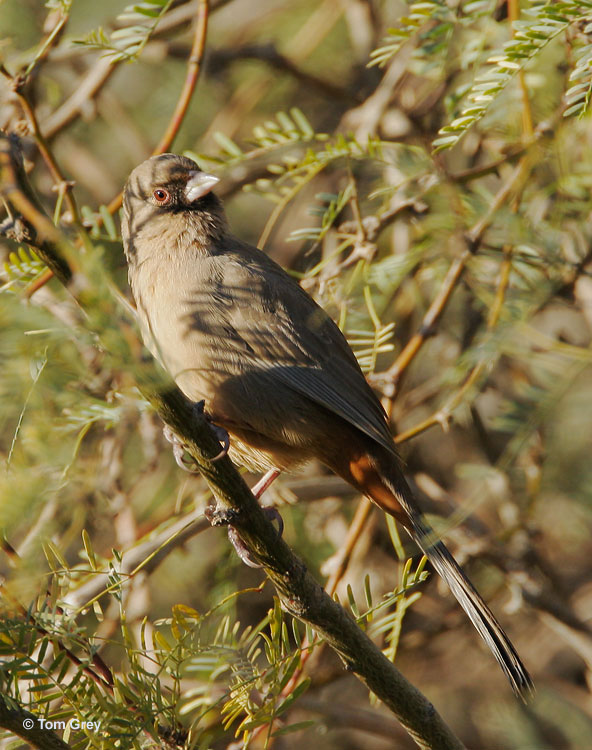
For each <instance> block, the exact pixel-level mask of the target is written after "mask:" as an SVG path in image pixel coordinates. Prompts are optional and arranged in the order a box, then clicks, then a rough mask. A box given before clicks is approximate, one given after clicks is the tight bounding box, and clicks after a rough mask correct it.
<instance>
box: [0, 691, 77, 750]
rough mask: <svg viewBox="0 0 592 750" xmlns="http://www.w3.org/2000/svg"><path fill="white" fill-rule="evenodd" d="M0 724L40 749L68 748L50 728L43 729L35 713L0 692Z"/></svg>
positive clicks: (63, 749) (62, 749)
mask: <svg viewBox="0 0 592 750" xmlns="http://www.w3.org/2000/svg"><path fill="white" fill-rule="evenodd" d="M0 726H1V727H2V728H3V729H7V730H8V731H9V732H12V733H13V734H16V735H17V736H18V737H22V738H23V739H24V740H26V741H27V742H28V743H29V745H31V746H32V747H37V748H39V749H40V750H70V745H68V744H67V743H66V742H64V740H62V739H61V738H60V737H59V736H58V735H57V734H56V733H55V732H54V731H53V730H52V729H43V728H42V727H41V726H40V725H39V718H38V717H37V716H35V714H32V713H29V711H25V710H24V709H23V708H20V706H17V705H14V704H13V702H12V701H10V700H9V698H8V696H6V695H3V694H2V693H0Z"/></svg>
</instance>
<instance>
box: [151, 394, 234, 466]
mask: <svg viewBox="0 0 592 750" xmlns="http://www.w3.org/2000/svg"><path fill="white" fill-rule="evenodd" d="M205 403H206V402H205V401H203V400H202V401H198V402H197V403H196V404H194V409H195V410H196V412H197V413H198V414H199V415H200V416H202V415H203V416H205V418H206V420H207V421H208V423H209V424H210V426H211V428H212V429H213V430H214V433H215V435H216V438H217V439H218V441H219V442H220V445H221V446H222V450H221V451H220V452H219V453H217V454H216V455H215V456H214V457H213V458H211V459H210V461H219V460H220V459H221V458H224V456H226V455H227V453H228V449H229V448H230V436H229V434H228V432H227V431H226V430H225V429H224V428H223V427H220V425H217V424H214V423H213V422H212V419H211V417H210V416H209V415H208V414H205V415H204V407H205ZM162 432H163V435H164V437H165V439H166V440H168V442H169V443H171V444H172V446H173V456H174V457H175V461H176V463H177V466H179V467H180V468H181V469H183V471H188V472H189V473H191V474H199V466H198V463H197V461H196V460H195V459H194V458H193V456H191V455H190V454H189V453H188V452H187V448H186V447H185V445H184V443H183V441H182V440H181V439H180V438H179V436H178V435H177V434H176V433H175V432H173V430H172V429H171V428H170V427H169V426H168V425H165V426H164V427H163V430H162Z"/></svg>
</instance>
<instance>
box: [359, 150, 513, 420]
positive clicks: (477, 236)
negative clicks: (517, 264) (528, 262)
mask: <svg viewBox="0 0 592 750" xmlns="http://www.w3.org/2000/svg"><path fill="white" fill-rule="evenodd" d="M524 159H525V157H522V159H521V161H520V162H519V163H518V165H517V166H516V167H515V168H514V169H513V170H512V174H511V175H510V177H509V179H508V180H507V181H506V182H505V183H504V184H503V185H502V186H501V187H500V189H499V190H498V192H497V193H496V195H495V196H494V198H493V201H492V202H491V205H490V206H489V209H488V211H487V212H486V213H485V215H484V216H482V217H481V219H479V221H477V222H476V223H475V224H474V225H473V227H471V229H469V231H468V232H467V233H466V234H465V241H466V247H465V249H464V250H463V251H462V252H461V254H460V255H459V256H458V257H457V258H455V259H454V260H453V261H452V263H451V265H450V267H449V269H448V271H447V273H446V276H445V277H444V280H443V282H442V285H441V286H440V289H439V291H438V294H437V295H436V297H435V298H434V299H433V301H432V303H431V305H430V306H429V308H428V310H427V311H426V313H425V315H424V317H423V320H422V321H421V324H420V326H419V329H418V330H417V332H416V333H415V334H414V335H413V336H412V337H411V338H410V339H409V341H408V342H407V344H406V346H405V347H404V348H403V350H402V351H401V353H400V354H399V356H398V357H397V359H396V360H395V362H394V363H393V365H392V366H391V367H390V368H389V369H388V370H386V371H385V372H384V373H377V374H376V376H375V378H373V379H374V380H376V381H379V382H381V383H384V386H383V393H384V395H385V399H386V407H387V411H388V412H390V411H391V410H392V404H393V400H394V396H395V392H396V389H397V386H398V384H399V380H400V378H401V376H402V374H403V372H404V371H405V370H406V369H407V368H408V367H409V365H410V364H411V362H412V361H413V360H414V358H415V356H416V355H417V353H418V352H419V350H420V349H421V347H422V346H423V344H424V343H425V341H426V339H428V338H429V337H430V336H432V335H433V334H434V333H435V325H436V323H437V322H438V320H439V319H440V317H441V316H442V313H443V312H444V310H445V309H446V305H447V304H448V302H449V301H450V298H451V296H452V293H453V291H454V290H455V288H456V285H457V284H458V282H459V280H460V278H461V277H462V275H463V273H464V270H465V267H466V264H467V263H468V261H469V260H470V258H472V257H473V255H474V254H475V253H476V252H477V250H478V249H479V245H480V244H481V241H482V239H483V235H484V234H485V231H486V230H487V229H488V227H489V226H490V224H491V223H492V221H493V220H494V218H495V216H496V214H497V212H498V210H499V209H500V207H501V206H502V205H503V204H504V203H505V202H506V201H507V200H508V197H509V196H510V195H511V194H512V192H513V191H514V190H515V188H516V187H517V185H518V184H519V183H521V181H522V179H523V176H524Z"/></svg>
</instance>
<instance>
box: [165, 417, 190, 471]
mask: <svg viewBox="0 0 592 750" xmlns="http://www.w3.org/2000/svg"><path fill="white" fill-rule="evenodd" d="M162 434H163V435H164V437H165V440H167V441H168V442H169V443H170V444H171V445H172V446H173V456H174V457H175V463H176V464H177V466H178V467H179V468H181V469H183V471H188V472H189V473H190V474H199V467H198V465H197V461H196V460H195V459H194V458H193V457H192V456H190V455H189V454H188V453H187V451H186V450H185V446H184V445H183V443H182V441H181V440H179V437H178V436H177V435H176V434H175V433H174V432H173V430H172V429H171V428H170V427H169V426H168V424H165V426H164V427H163V428H162Z"/></svg>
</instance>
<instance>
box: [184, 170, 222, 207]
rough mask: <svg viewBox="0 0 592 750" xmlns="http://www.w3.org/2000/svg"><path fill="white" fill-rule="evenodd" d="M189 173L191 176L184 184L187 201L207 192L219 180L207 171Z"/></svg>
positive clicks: (194, 199) (190, 201)
mask: <svg viewBox="0 0 592 750" xmlns="http://www.w3.org/2000/svg"><path fill="white" fill-rule="evenodd" d="M189 174H190V175H191V176H190V177H189V179H188V180H187V184H186V185H185V200H186V201H187V202H188V203H193V202H194V201H196V200H197V199H198V198H201V197H202V196H204V195H206V193H209V192H210V190H211V189H212V188H213V187H214V185H215V184H216V183H217V182H219V181H220V178H219V177H214V175H213V174H208V173H207V172H190V173H189Z"/></svg>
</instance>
